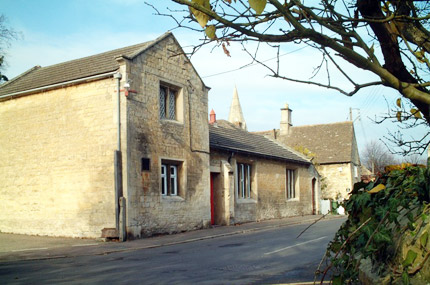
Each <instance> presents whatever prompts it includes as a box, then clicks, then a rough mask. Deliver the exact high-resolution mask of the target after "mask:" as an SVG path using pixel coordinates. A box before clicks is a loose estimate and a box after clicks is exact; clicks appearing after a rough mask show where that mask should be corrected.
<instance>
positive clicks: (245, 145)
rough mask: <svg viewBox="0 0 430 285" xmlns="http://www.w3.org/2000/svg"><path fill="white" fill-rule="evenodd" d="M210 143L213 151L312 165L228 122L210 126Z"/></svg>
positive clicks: (282, 147) (289, 150) (280, 146)
mask: <svg viewBox="0 0 430 285" xmlns="http://www.w3.org/2000/svg"><path fill="white" fill-rule="evenodd" d="M209 143H210V147H211V149H218V150H224V151H234V152H238V153H242V154H248V155H254V156H258V157H264V158H269V159H276V160H283V161H290V162H296V163H300V164H311V162H310V161H309V160H308V159H306V158H304V157H303V156H301V155H299V154H298V153H296V152H294V151H292V150H291V149H289V148H287V147H285V146H282V145H281V144H278V143H277V142H275V141H272V140H270V139H268V138H266V137H264V136H262V135H258V134H254V133H250V132H247V131H245V130H243V129H240V128H238V127H235V126H234V125H233V124H230V123H229V122H227V121H224V120H219V121H217V124H216V126H214V125H209Z"/></svg>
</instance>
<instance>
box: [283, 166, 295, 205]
mask: <svg viewBox="0 0 430 285" xmlns="http://www.w3.org/2000/svg"><path fill="white" fill-rule="evenodd" d="M295 184H296V177H295V173H294V170H293V169H287V170H286V189H285V190H286V194H287V199H294V198H296V187H295Z"/></svg>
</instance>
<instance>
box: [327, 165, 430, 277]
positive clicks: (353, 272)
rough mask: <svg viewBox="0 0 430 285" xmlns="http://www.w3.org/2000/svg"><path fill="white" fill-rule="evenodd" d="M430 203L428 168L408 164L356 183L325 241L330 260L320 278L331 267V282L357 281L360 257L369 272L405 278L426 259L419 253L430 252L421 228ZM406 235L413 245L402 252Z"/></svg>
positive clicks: (417, 269) (426, 217)
mask: <svg viewBox="0 0 430 285" xmlns="http://www.w3.org/2000/svg"><path fill="white" fill-rule="evenodd" d="M429 203H430V170H429V169H428V168H424V167H418V166H406V167H405V168H403V169H395V170H393V171H391V172H389V173H385V174H384V175H383V176H381V177H380V178H379V179H378V180H377V181H375V182H370V183H367V184H366V183H363V182H360V183H357V184H356V185H355V186H354V189H353V191H352V195H351V197H350V198H349V199H348V200H347V201H345V203H344V205H343V206H344V208H345V209H346V211H347V213H348V214H349V215H348V220H347V221H346V222H345V223H344V224H343V225H342V226H341V228H340V229H339V231H338V232H337V233H336V235H335V238H334V240H333V241H332V242H330V243H329V245H328V249H327V253H326V257H325V258H326V259H327V261H329V265H328V267H327V268H326V269H325V271H323V276H322V279H324V278H325V276H326V275H327V274H328V273H329V271H331V272H330V273H331V276H332V281H333V284H334V283H338V284H340V283H339V282H340V281H341V283H342V284H359V283H360V282H361V281H360V280H359V272H360V266H361V265H362V261H363V260H370V263H371V267H372V273H376V275H378V276H379V278H381V280H382V279H384V280H388V281H387V282H388V283H391V282H401V283H403V284H409V283H410V282H411V278H413V276H414V275H415V274H416V273H417V272H418V271H419V270H421V268H422V267H423V263H425V262H426V259H424V260H423V258H422V257H423V256H429V255H430V248H428V247H427V243H428V240H429V234H428V231H427V230H425V227H426V226H427V225H428V224H429V223H430V218H429V217H430V204H429ZM405 240H411V241H412V242H409V243H410V246H411V248H409V250H408V251H407V254H406V255H403V256H402V252H401V250H402V248H401V246H399V245H400V244H401V242H404V241H405ZM416 241H419V242H416ZM417 244H418V247H417ZM404 250H405V249H404ZM418 251H420V252H418ZM419 259H420V261H418V260H419ZM420 262H421V263H420ZM427 262H430V260H429V261H427ZM427 266H428V265H427Z"/></svg>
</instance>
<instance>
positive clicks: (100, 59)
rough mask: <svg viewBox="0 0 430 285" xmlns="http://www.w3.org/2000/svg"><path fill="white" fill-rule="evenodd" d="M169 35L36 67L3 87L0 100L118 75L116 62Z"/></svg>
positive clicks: (135, 54)
mask: <svg viewBox="0 0 430 285" xmlns="http://www.w3.org/2000/svg"><path fill="white" fill-rule="evenodd" d="M168 35H170V33H166V34H164V35H163V36H161V37H159V38H158V39H156V40H154V41H149V42H145V43H141V44H137V45H133V46H128V47H124V48H120V49H115V50H111V51H107V52H104V53H100V54H96V55H92V56H88V57H84V58H79V59H75V60H71V61H67V62H63V63H59V64H55V65H50V66H46V67H39V66H37V67H34V68H32V69H30V70H28V71H26V72H25V73H23V74H21V75H19V76H18V77H15V78H13V79H12V80H10V81H8V82H6V83H4V84H2V85H0V96H1V95H8V94H12V93H15V92H22V91H26V90H31V89H35V88H40V87H44V86H49V85H52V84H57V83H63V82H68V81H71V80H76V79H81V78H86V77H90V76H95V75H99V74H103V73H108V72H111V71H115V70H117V69H118V67H119V64H118V62H117V61H116V60H115V58H117V57H119V56H123V57H126V58H130V59H132V58H133V57H135V56H137V55H138V54H140V53H141V52H143V51H144V50H146V49H147V48H148V47H150V46H151V45H152V44H154V43H156V42H158V41H160V40H161V39H164V38H165V37H166V36H168Z"/></svg>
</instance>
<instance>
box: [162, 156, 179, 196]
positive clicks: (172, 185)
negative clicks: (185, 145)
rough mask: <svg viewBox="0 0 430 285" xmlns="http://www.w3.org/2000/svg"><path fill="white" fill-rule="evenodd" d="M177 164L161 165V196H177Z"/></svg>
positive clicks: (164, 163) (163, 163)
mask: <svg viewBox="0 0 430 285" xmlns="http://www.w3.org/2000/svg"><path fill="white" fill-rule="evenodd" d="M179 166H180V165H179V164H177V163H166V162H162V164H161V195H163V196H178V189H179V188H178V186H179V175H178V173H179Z"/></svg>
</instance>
